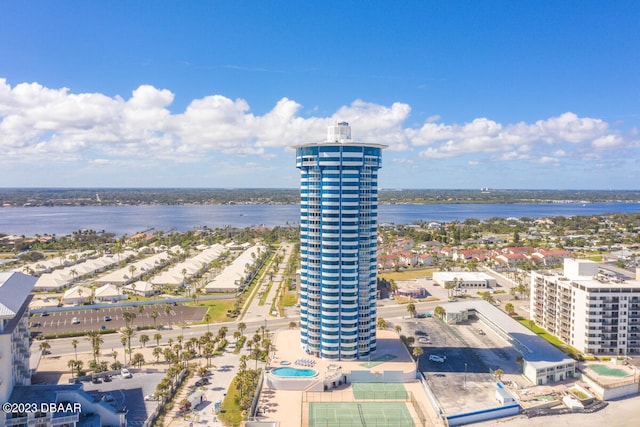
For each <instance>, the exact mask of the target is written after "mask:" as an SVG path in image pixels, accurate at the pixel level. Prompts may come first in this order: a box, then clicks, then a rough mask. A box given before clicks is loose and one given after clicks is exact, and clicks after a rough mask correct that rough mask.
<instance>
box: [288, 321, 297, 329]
mask: <svg viewBox="0 0 640 427" xmlns="http://www.w3.org/2000/svg"><path fill="white" fill-rule="evenodd" d="M296 326H298V324H297V323H296V322H294V321H291V322H289V329H293V328H295V327H296Z"/></svg>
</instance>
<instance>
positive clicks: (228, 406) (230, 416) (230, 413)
mask: <svg viewBox="0 0 640 427" xmlns="http://www.w3.org/2000/svg"><path fill="white" fill-rule="evenodd" d="M238 397H239V395H238V389H237V388H236V379H235V378H234V379H233V381H232V382H231V385H230V386H229V389H228V390H227V395H226V396H225V398H224V400H223V401H222V405H221V408H220V413H219V414H218V418H219V419H220V421H222V422H223V423H224V424H225V425H231V426H239V425H240V423H241V422H242V409H240V405H238V404H237V403H236V402H237V401H238Z"/></svg>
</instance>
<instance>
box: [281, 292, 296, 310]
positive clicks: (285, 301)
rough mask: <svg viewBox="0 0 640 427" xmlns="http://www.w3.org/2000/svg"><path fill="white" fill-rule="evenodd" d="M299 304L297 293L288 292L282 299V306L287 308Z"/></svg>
mask: <svg viewBox="0 0 640 427" xmlns="http://www.w3.org/2000/svg"><path fill="white" fill-rule="evenodd" d="M297 302H298V295H296V293H295V292H287V293H286V294H284V296H283V297H282V305H283V306H285V307H293V306H294V305H295V304H296V303H297Z"/></svg>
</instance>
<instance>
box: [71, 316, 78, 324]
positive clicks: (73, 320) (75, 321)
mask: <svg viewBox="0 0 640 427" xmlns="http://www.w3.org/2000/svg"><path fill="white" fill-rule="evenodd" d="M78 323H80V319H78V318H77V317H74V318H73V319H71V324H72V325H77V324H78Z"/></svg>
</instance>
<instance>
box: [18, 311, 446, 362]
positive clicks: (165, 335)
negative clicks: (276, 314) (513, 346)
mask: <svg viewBox="0 0 640 427" xmlns="http://www.w3.org/2000/svg"><path fill="white" fill-rule="evenodd" d="M440 303H441V302H440V301H430V302H420V303H415V305H416V310H417V311H418V312H423V311H433V309H434V308H435V307H436V306H437V305H438V304H440ZM378 316H379V317H383V318H385V319H387V318H394V317H404V316H408V312H407V306H406V305H399V304H395V303H392V305H383V306H378ZM298 320H300V316H299V315H295V316H289V317H282V318H267V319H266V326H267V329H269V330H270V331H276V330H278V329H283V328H285V329H286V328H288V327H289V322H291V321H295V322H297V321H298ZM239 322H240V321H238V320H234V321H231V322H224V323H215V324H210V325H209V326H208V328H209V329H210V330H211V331H212V332H213V333H214V334H215V333H216V332H217V330H218V329H219V328H220V327H222V326H226V327H227V328H229V332H230V334H232V333H233V332H234V331H236V330H237V325H238V323H239ZM244 323H245V324H246V325H247V329H246V330H245V331H244V334H245V335H247V336H251V335H253V334H254V333H255V331H258V330H259V329H260V327H261V326H264V325H265V319H264V318H262V319H257V320H246V321H244ZM206 331H207V325H191V326H184V327H179V326H176V327H172V328H171V329H161V330H157V331H156V330H153V329H150V330H146V331H138V332H137V333H136V335H135V337H134V338H133V339H132V344H135V345H138V337H139V336H140V335H141V334H147V335H149V338H151V341H150V343H154V340H153V335H154V334H155V333H156V332H158V333H160V334H161V335H162V339H161V340H160V342H161V343H166V342H167V340H168V339H169V338H171V339H173V340H174V341H175V340H176V339H177V338H178V337H179V336H180V335H183V336H184V340H185V341H186V340H188V339H189V338H191V337H199V336H201V335H202V334H203V333H205V332H206ZM121 337H122V335H121V334H105V335H103V338H104V343H103V344H102V345H101V348H102V352H103V353H106V352H109V351H111V349H115V350H117V349H119V348H120V347H122V343H121V342H120V338H121ZM74 339H76V340H78V347H77V351H78V353H81V352H87V351H91V343H90V342H89V341H88V340H87V339H86V338H85V337H76V338H58V339H54V340H49V344H51V349H50V351H51V354H52V355H64V354H73V353H74V348H73V345H72V344H71V342H72V341H73V340H74ZM39 345H40V341H37V340H36V341H33V343H32V345H31V352H32V353H33V352H37V351H38V346H39Z"/></svg>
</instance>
